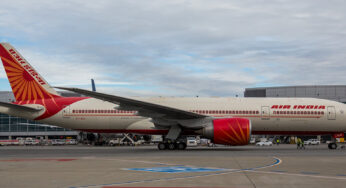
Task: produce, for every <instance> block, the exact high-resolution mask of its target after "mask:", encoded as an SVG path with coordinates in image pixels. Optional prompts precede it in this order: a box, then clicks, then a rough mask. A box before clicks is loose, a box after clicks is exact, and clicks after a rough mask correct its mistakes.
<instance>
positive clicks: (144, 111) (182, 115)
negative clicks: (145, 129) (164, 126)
mask: <svg viewBox="0 0 346 188" xmlns="http://www.w3.org/2000/svg"><path fill="white" fill-rule="evenodd" d="M56 88H58V89H63V90H68V91H73V92H75V93H79V94H82V95H85V96H89V97H93V98H96V99H100V100H104V101H108V102H111V103H115V104H118V105H119V106H120V109H124V110H136V111H138V115H140V116H144V117H151V118H165V119H176V120H190V119H198V118H204V117H207V116H204V115H201V114H197V113H193V112H189V111H185V110H180V109H177V108H172V107H168V106H163V105H159V104H154V103H150V102H145V101H140V100H135V99H130V98H125V97H120V96H115V95H109V94H104V93H99V92H95V91H88V90H84V89H79V88H66V87H56Z"/></svg>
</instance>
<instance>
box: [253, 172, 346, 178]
mask: <svg viewBox="0 0 346 188" xmlns="http://www.w3.org/2000/svg"><path fill="white" fill-rule="evenodd" d="M247 172H253V173H263V174H277V175H288V176H300V177H310V178H323V179H335V180H346V177H337V176H321V175H313V174H297V173H285V172H273V171H257V170H247ZM345 176H346V175H345Z"/></svg>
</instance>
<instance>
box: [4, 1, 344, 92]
mask: <svg viewBox="0 0 346 188" xmlns="http://www.w3.org/2000/svg"><path fill="white" fill-rule="evenodd" d="M1 2H2V3H1V6H0V41H1V42H9V43H11V44H12V45H13V46H14V47H15V48H16V49H17V50H18V51H19V52H20V53H21V54H22V55H23V56H24V57H25V58H26V59H27V60H28V61H29V62H30V64H31V65H32V66H33V67H35V69H36V70H37V71H38V72H39V73H40V74H41V75H42V76H43V77H44V78H45V79H46V80H47V81H48V82H49V83H50V85H52V86H66V87H80V88H86V89H90V88H91V86H90V79H91V78H94V79H95V81H96V86H97V90H98V91H100V92H107V93H111V94H116V95H122V96H187V97H190V96H197V95H198V96H206V97H208V96H219V97H224V96H236V95H239V96H242V95H243V92H244V89H245V88H248V87H269V86H289V85H320V84H323V85H335V84H342V85H344V84H345V83H346V81H345V80H346V11H345V7H346V1H342V0H330V1H325V0H305V1H300V0H275V1H274V0H241V1H239V0H234V1H233V0H213V1H212V0H208V1H206V0H174V1H167V0H150V1H143V0H98V1H87V0H69V1H64V0H49V1H47V0H30V1H17V0H2V1H1ZM10 89H11V88H10V85H9V83H8V81H7V78H6V74H5V72H4V69H3V67H2V66H0V90H1V91H9V90H10Z"/></svg>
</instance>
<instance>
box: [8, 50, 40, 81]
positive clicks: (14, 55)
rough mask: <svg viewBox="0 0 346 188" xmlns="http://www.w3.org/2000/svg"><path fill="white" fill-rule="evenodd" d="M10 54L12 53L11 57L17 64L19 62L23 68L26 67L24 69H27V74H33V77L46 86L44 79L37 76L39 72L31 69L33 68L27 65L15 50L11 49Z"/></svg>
mask: <svg viewBox="0 0 346 188" xmlns="http://www.w3.org/2000/svg"><path fill="white" fill-rule="evenodd" d="M9 52H10V53H11V55H12V56H13V57H14V58H15V59H16V60H17V62H19V63H20V64H22V66H23V67H24V69H26V71H27V72H29V73H30V74H31V76H33V77H35V78H36V79H37V81H38V82H39V83H40V84H41V85H45V84H46V82H44V81H43V79H42V78H41V77H40V76H39V75H38V74H37V72H36V71H35V70H34V69H33V68H31V66H30V65H29V64H27V63H26V62H25V61H24V59H22V58H21V57H20V56H19V55H18V54H17V53H16V51H15V50H14V49H10V50H9Z"/></svg>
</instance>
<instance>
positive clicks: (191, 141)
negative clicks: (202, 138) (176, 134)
mask: <svg viewBox="0 0 346 188" xmlns="http://www.w3.org/2000/svg"><path fill="white" fill-rule="evenodd" d="M186 145H187V146H189V147H197V145H198V144H197V140H196V139H187V142H186Z"/></svg>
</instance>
